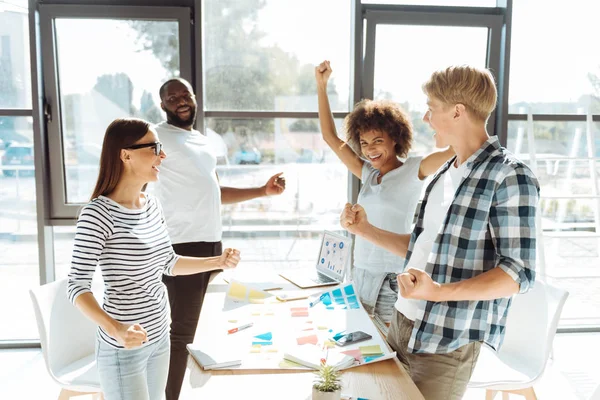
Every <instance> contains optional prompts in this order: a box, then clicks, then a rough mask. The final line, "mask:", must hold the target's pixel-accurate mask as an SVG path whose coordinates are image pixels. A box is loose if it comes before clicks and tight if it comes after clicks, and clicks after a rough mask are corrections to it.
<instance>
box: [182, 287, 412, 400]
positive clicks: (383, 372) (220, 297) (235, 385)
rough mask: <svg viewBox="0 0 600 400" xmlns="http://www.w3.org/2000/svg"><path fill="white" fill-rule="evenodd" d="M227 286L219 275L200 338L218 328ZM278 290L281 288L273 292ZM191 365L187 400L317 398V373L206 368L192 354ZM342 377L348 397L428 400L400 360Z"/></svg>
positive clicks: (208, 295) (365, 367)
mask: <svg viewBox="0 0 600 400" xmlns="http://www.w3.org/2000/svg"><path fill="white" fill-rule="evenodd" d="M278 283H281V286H282V289H283V291H285V290H298V288H296V286H294V285H292V284H291V283H287V281H285V280H283V279H281V281H279V282H278ZM226 290H227V284H226V283H225V281H223V279H222V276H221V275H215V276H213V279H212V281H211V283H210V285H209V287H208V291H207V293H206V297H205V300H204V305H203V307H202V313H201V315H200V322H199V324H198V330H197V332H196V342H200V341H201V340H202V337H203V333H204V336H205V335H206V333H207V332H211V331H212V330H214V325H213V324H211V315H215V314H216V313H218V312H221V311H220V310H221V309H222V306H223V301H224V299H225V292H226ZM308 290H310V289H308ZM322 290H323V288H319V289H316V290H315V289H313V290H312V292H314V291H322ZM278 292H281V291H273V292H272V293H278ZM188 367H189V368H188V371H187V372H186V376H185V378H184V385H183V389H182V393H181V397H180V399H182V400H187V399H260V400H266V399H277V400H282V399H286V400H287V399H289V400H295V399H298V400H308V399H310V398H311V388H312V381H313V379H314V375H313V373H312V372H310V371H297V370H296V371H289V370H252V371H248V370H246V371H240V370H224V371H204V370H202V369H201V368H200V366H199V365H198V364H196V362H195V361H194V360H193V359H192V358H191V357H189V358H188ZM342 381H343V384H342V394H343V395H347V396H352V397H347V398H352V399H356V398H357V397H361V398H366V399H370V400H374V399H376V400H379V399H394V400H404V399H411V400H423V396H422V395H421V393H420V392H419V390H418V389H417V387H416V386H415V384H414V383H413V381H412V380H411V378H410V376H409V375H408V373H407V372H406V371H405V370H404V368H403V367H402V365H401V364H400V363H399V361H398V360H397V359H396V358H394V359H392V360H385V361H380V362H376V363H373V364H368V365H363V366H360V367H355V368H351V369H349V370H346V371H344V372H343V374H342ZM342 398H344V397H342Z"/></svg>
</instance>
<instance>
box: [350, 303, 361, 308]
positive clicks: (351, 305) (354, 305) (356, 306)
mask: <svg viewBox="0 0 600 400" xmlns="http://www.w3.org/2000/svg"><path fill="white" fill-rule="evenodd" d="M359 308H360V306H359V305H358V304H355V303H352V304H350V309H351V310H357V309H359Z"/></svg>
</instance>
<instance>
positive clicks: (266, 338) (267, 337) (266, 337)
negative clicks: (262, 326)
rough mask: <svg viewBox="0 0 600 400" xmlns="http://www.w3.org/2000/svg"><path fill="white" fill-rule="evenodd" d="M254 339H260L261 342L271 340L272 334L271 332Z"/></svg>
mask: <svg viewBox="0 0 600 400" xmlns="http://www.w3.org/2000/svg"><path fill="white" fill-rule="evenodd" d="M254 337H255V338H257V339H261V340H271V339H273V334H272V333H271V332H267V333H262V334H260V335H256V336H254Z"/></svg>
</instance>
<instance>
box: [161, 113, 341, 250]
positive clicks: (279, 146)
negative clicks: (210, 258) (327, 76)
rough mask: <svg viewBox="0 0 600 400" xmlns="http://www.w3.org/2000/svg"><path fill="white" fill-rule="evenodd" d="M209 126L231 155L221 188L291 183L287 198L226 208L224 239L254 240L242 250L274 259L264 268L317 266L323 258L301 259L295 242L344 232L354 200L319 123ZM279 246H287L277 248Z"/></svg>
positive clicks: (277, 120) (288, 121)
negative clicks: (280, 178)
mask: <svg viewBox="0 0 600 400" xmlns="http://www.w3.org/2000/svg"><path fill="white" fill-rule="evenodd" d="M336 124H338V126H341V121H339V120H338V121H336ZM207 125H208V127H210V128H212V129H214V131H213V132H212V133H209V136H210V135H216V136H217V140H218V141H219V142H220V143H221V148H223V149H224V151H223V152H221V154H227V160H228V161H225V163H222V164H221V165H219V166H218V167H217V172H218V174H219V179H220V182H221V185H223V186H232V187H253V186H262V185H264V184H265V182H266V181H267V180H268V179H269V177H271V176H272V175H273V174H275V173H278V172H283V173H284V176H285V178H286V190H285V192H284V193H283V194H282V195H281V196H271V197H262V198H259V199H255V200H252V201H246V202H243V203H238V204H232V205H226V206H224V207H223V213H222V216H223V229H224V232H225V233H224V234H225V235H226V236H227V235H228V236H230V237H234V238H239V237H244V238H252V239H253V240H252V241H245V242H241V243H240V246H241V248H242V250H243V249H248V251H250V252H251V253H252V254H254V253H256V252H257V251H258V249H262V250H261V251H263V250H264V251H266V252H270V253H269V254H262V255H264V256H265V257H267V258H265V260H271V258H272V257H276V260H277V261H301V260H303V261H306V260H312V261H314V260H313V259H314V258H315V257H316V251H317V250H315V252H313V253H311V254H304V252H302V251H298V250H299V249H298V247H297V244H296V242H297V241H296V239H297V238H299V237H302V236H303V234H306V235H307V236H312V235H313V234H314V235H315V237H314V238H313V239H314V240H317V241H318V236H317V235H318V233H320V232H321V231H322V230H323V229H329V230H340V227H339V215H340V212H341V210H342V208H343V206H344V204H345V203H346V199H347V193H348V170H347V169H346V167H345V166H344V165H343V164H341V162H340V161H339V160H338V159H337V157H336V156H335V154H333V152H332V151H331V150H330V149H329V147H328V146H327V144H325V142H324V141H323V140H322V139H321V134H320V132H319V130H318V123H317V121H315V120H295V119H286V118H275V119H254V120H235V119H233V120H229V119H227V120H225V119H208V120H207ZM215 131H216V132H218V133H215ZM165 151H167V157H168V149H165ZM324 193H327V195H326V196H324V195H323V194H324ZM273 238H286V240H284V241H282V242H281V244H279V243H277V244H275V242H273ZM262 240H264V242H261V241H262ZM309 242H310V243H312V242H311V241H309ZM268 243H272V244H270V245H269V244H268ZM292 246H293V247H294V248H292ZM317 246H318V244H317ZM300 248H301V246H300ZM244 257H245V258H244V260H246V256H244ZM258 260H260V259H259V258H257V260H256V261H258Z"/></svg>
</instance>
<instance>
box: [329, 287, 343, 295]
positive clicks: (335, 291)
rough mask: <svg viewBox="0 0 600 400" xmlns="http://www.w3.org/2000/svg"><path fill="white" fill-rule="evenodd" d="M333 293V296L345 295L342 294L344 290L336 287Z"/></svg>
mask: <svg viewBox="0 0 600 400" xmlns="http://www.w3.org/2000/svg"><path fill="white" fill-rule="evenodd" d="M331 293H332V294H333V297H344V295H342V291H341V290H340V289H335V290H333V291H332V292H331Z"/></svg>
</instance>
